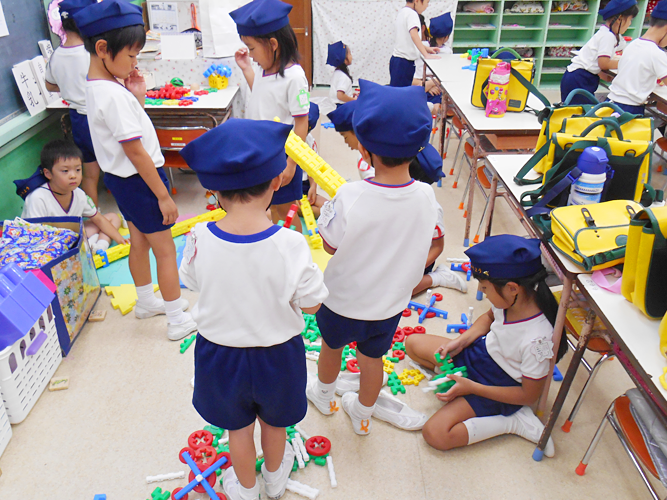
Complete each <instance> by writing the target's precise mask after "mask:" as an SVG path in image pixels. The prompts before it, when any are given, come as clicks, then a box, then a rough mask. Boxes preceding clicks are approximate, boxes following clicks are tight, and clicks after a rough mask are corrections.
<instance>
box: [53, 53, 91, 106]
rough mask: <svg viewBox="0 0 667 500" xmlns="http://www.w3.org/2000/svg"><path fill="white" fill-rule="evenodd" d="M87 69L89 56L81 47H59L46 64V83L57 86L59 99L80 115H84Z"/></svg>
mask: <svg viewBox="0 0 667 500" xmlns="http://www.w3.org/2000/svg"><path fill="white" fill-rule="evenodd" d="M89 68H90V54H89V53H88V51H87V50H86V49H85V47H84V46H83V45H76V46H74V47H63V46H62V45H61V46H60V47H58V48H57V49H56V50H55V52H54V53H53V54H51V59H49V62H48V63H46V75H45V77H46V81H47V82H49V83H51V84H53V85H58V88H59V89H60V97H62V98H63V99H65V100H66V101H67V103H68V104H69V105H70V107H71V108H72V109H76V110H77V111H78V112H79V113H80V114H82V115H85V114H86V76H87V75H88V69H89Z"/></svg>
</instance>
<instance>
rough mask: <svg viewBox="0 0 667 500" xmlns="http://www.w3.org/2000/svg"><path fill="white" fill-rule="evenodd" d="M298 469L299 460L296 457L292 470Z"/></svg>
mask: <svg viewBox="0 0 667 500" xmlns="http://www.w3.org/2000/svg"><path fill="white" fill-rule="evenodd" d="M298 469H299V462H297V461H296V458H295V459H294V463H293V464H292V472H296V471H297V470H298Z"/></svg>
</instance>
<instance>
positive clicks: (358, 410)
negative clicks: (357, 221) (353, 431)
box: [352, 399, 375, 420]
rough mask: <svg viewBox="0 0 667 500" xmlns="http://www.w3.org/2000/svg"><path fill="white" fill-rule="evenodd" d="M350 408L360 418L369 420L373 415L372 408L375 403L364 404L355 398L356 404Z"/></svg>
mask: <svg viewBox="0 0 667 500" xmlns="http://www.w3.org/2000/svg"><path fill="white" fill-rule="evenodd" d="M352 409H353V411H354V413H355V416H356V417H358V418H360V419H361V420H369V419H370V418H371V416H372V415H373V410H374V409H375V405H373V406H364V405H362V404H361V401H359V400H358V399H357V404H355V405H354V406H353V407H352Z"/></svg>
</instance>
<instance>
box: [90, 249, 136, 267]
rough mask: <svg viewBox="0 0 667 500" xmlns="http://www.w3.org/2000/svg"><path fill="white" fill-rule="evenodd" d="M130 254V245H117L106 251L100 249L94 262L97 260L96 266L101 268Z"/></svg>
mask: <svg viewBox="0 0 667 500" xmlns="http://www.w3.org/2000/svg"><path fill="white" fill-rule="evenodd" d="M128 255H130V245H116V246H113V247H111V248H108V249H107V250H106V251H104V250H98V251H97V254H96V255H95V256H94V257H93V262H95V268H96V269H99V268H100V267H104V266H108V265H109V264H110V263H111V262H114V261H117V260H119V259H122V258H123V257H127V256H128Z"/></svg>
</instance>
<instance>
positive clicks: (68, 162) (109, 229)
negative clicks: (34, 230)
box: [17, 139, 129, 253]
mask: <svg viewBox="0 0 667 500" xmlns="http://www.w3.org/2000/svg"><path fill="white" fill-rule="evenodd" d="M82 165H83V154H82V153H81V150H80V149H79V148H78V147H76V145H75V144H74V143H73V142H69V141H66V140H64V139H56V140H55V141H51V142H49V143H47V144H46V145H45V146H44V149H42V154H41V165H40V167H41V180H43V183H42V184H41V185H40V186H39V187H36V188H35V189H30V190H29V192H28V195H27V197H26V198H25V205H24V206H23V213H22V214H21V217H22V218H24V219H36V218H39V217H62V216H71V217H85V218H87V219H88V220H86V221H84V226H83V227H84V229H85V231H86V236H87V237H88V243H89V244H90V248H91V250H92V251H93V253H95V252H97V250H106V249H107V248H109V243H110V241H111V240H114V241H115V242H116V243H118V244H119V245H122V244H125V243H129V241H128V240H125V239H124V238H123V237H122V236H121V235H120V233H119V232H118V228H119V227H120V224H121V221H120V217H118V215H116V214H106V215H102V214H101V213H100V212H99V211H98V210H97V208H96V207H95V204H94V203H93V200H91V199H90V197H89V196H88V195H86V193H84V192H83V190H82V189H81V188H80V187H79V185H80V184H81V180H82V177H83V176H82ZM38 177H39V176H38V174H36V175H34V176H33V177H31V178H30V180H32V181H34V182H35V183H36V184H39V181H37V180H36V179H37V178H38ZM17 183H18V185H20V186H21V185H22V183H21V181H17Z"/></svg>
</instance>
